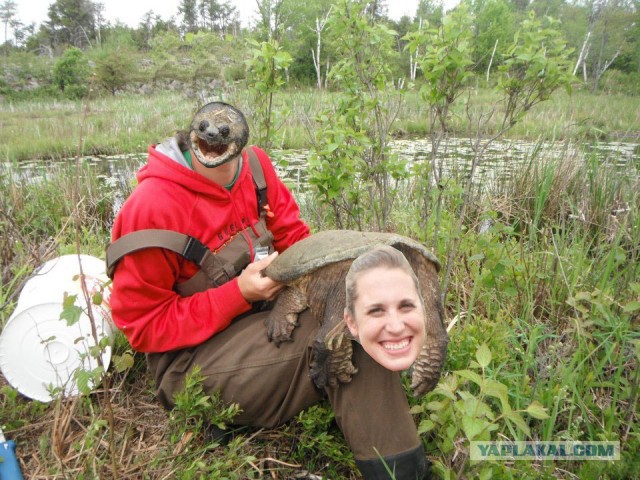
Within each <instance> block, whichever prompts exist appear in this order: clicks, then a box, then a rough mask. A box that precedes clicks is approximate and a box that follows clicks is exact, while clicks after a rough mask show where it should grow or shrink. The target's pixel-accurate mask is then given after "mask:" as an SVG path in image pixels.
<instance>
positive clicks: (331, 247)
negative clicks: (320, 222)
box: [264, 230, 440, 283]
mask: <svg viewBox="0 0 640 480" xmlns="http://www.w3.org/2000/svg"><path fill="white" fill-rule="evenodd" d="M376 245H390V246H392V247H396V248H398V247H401V248H399V249H406V248H410V249H413V250H415V251H417V252H419V253H420V254H422V255H424V256H425V257H426V258H427V259H428V260H430V261H431V262H433V263H434V265H435V266H436V268H437V269H440V262H439V261H438V259H437V258H436V257H435V256H434V255H433V254H432V253H431V252H430V251H429V250H427V249H426V247H425V246H424V245H422V244H421V243H419V242H417V241H415V240H413V239H411V238H408V237H404V236H402V235H397V234H395V233H382V232H358V231H355V230H325V231H323V232H319V233H316V234H314V235H311V236H310V237H307V238H305V239H304V240H300V241H299V242H297V243H295V244H293V245H292V246H291V247H289V248H288V249H287V250H285V251H284V252H283V253H281V254H280V255H278V257H277V258H276V259H275V260H274V261H273V262H271V264H270V265H269V266H268V267H267V268H266V269H265V270H264V274H265V275H266V276H267V277H269V278H271V279H273V280H276V281H278V282H282V283H288V282H292V281H293V280H295V279H297V278H299V277H301V276H303V275H306V274H307V273H310V272H313V271H314V270H317V269H318V268H321V267H324V266H325V265H328V264H330V263H335V262H340V261H342V260H348V259H354V258H356V257H358V256H359V255H361V254H362V253H364V252H366V251H367V250H370V249H371V248H373V247H375V246H376Z"/></svg>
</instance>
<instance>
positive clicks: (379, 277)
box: [344, 267, 425, 371]
mask: <svg viewBox="0 0 640 480" xmlns="http://www.w3.org/2000/svg"><path fill="white" fill-rule="evenodd" d="M355 285H356V291H357V296H356V298H355V301H354V303H353V314H350V313H349V312H348V311H346V310H345V313H344V319H345V322H346V323H347V326H348V327H349V330H350V331H351V334H352V335H353V336H354V337H355V338H356V339H358V341H359V342H360V344H361V345H362V348H364V350H365V351H366V352H367V353H368V354H369V355H370V356H371V358H373V359H374V360H375V361H376V362H378V363H379V364H380V365H382V366H383V367H385V368H387V369H388V370H392V371H399V370H405V369H407V368H409V367H410V366H411V364H412V363H413V362H414V360H415V359H416V357H417V356H418V354H419V353H420V350H422V346H423V344H424V339H425V325H424V309H423V306H422V302H421V301H420V297H419V295H418V292H417V290H416V286H415V283H414V281H413V279H412V278H411V276H410V275H409V274H408V273H407V272H405V271H403V270H402V269H400V268H387V267H377V268H372V269H369V270H366V271H364V272H362V273H360V274H358V276H357V278H356V283H355Z"/></svg>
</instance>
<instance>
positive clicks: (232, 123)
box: [107, 102, 427, 480]
mask: <svg viewBox="0 0 640 480" xmlns="http://www.w3.org/2000/svg"><path fill="white" fill-rule="evenodd" d="M247 139H248V126H247V124H246V121H245V119H244V116H243V115H242V113H241V112H240V111H238V110H237V109H235V108H234V107H232V106H230V105H227V104H224V103H221V102H214V103H210V104H207V105H205V106H204V107H203V108H202V109H201V110H200V111H199V112H198V113H197V114H196V115H195V117H194V120H193V122H192V124H191V127H190V131H189V133H188V136H186V135H184V134H179V135H177V136H176V137H173V138H170V139H168V140H166V141H164V142H163V143H162V144H160V145H153V146H151V147H150V148H149V159H148V163H147V164H146V165H145V166H143V167H142V169H141V170H140V171H139V172H138V175H137V179H138V186H137V187H136V188H135V190H134V191H133V193H132V194H131V196H130V197H129V198H128V199H127V201H126V202H125V204H124V206H123V207H122V209H121V210H120V212H119V213H118V215H117V217H116V221H115V224H114V227H113V232H112V241H113V243H112V245H111V247H114V248H111V247H110V249H111V251H110V250H108V251H107V262H108V264H109V267H110V269H111V271H112V274H113V279H114V282H113V289H112V294H111V297H110V302H111V308H112V316H113V320H114V322H115V324H116V325H117V326H118V328H119V329H120V330H121V331H122V332H123V333H124V334H125V335H126V337H127V339H128V340H129V342H130V344H131V346H132V347H133V348H134V349H135V350H137V351H140V352H145V353H146V354H147V355H146V357H147V363H148V365H149V369H150V371H151V373H152V375H153V376H154V379H155V381H156V385H157V395H158V398H159V400H160V402H161V403H162V404H163V405H164V406H165V407H166V408H172V407H173V405H174V403H173V396H174V395H175V393H176V392H178V391H179V390H180V389H181V388H182V387H183V383H184V378H185V375H186V374H187V373H188V372H189V371H190V370H191V369H192V368H193V367H194V366H196V365H197V366H198V367H199V368H200V369H201V373H202V375H203V376H204V380H203V384H204V387H205V389H206V390H207V391H208V392H210V393H212V394H213V393H217V392H220V395H221V398H222V400H223V401H224V402H227V403H229V404H230V403H237V404H238V405H239V406H240V408H241V413H240V414H239V415H238V416H237V417H235V418H234V423H236V424H237V425H250V426H258V427H267V428H271V427H275V426H278V425H281V424H282V423H284V422H286V421H288V420H289V419H291V418H292V417H293V416H295V415H296V414H297V413H299V412H300V411H301V410H303V409H305V408H307V407H309V406H311V405H313V404H315V403H318V402H319V401H321V400H322V399H323V398H328V400H329V401H330V402H331V405H332V407H333V409H334V411H335V415H336V421H337V423H338V425H339V426H340V428H341V430H342V431H343V433H344V435H345V438H346V440H347V442H348V443H349V445H350V447H351V448H352V450H353V452H354V456H355V458H356V461H357V464H358V466H359V468H360V470H361V471H362V473H363V475H364V476H365V478H372V479H374V478H389V476H388V474H387V467H388V468H390V469H391V470H392V471H394V470H395V477H394V478H396V479H398V480H400V479H405V478H406V479H409V478H410V479H412V480H413V479H415V478H423V477H424V476H425V475H426V474H427V473H425V472H426V466H425V458H424V451H423V447H422V443H421V441H420V439H419V437H418V435H417V432H416V428H415V424H414V422H413V418H412V416H411V414H410V413H409V406H408V403H407V399H406V396H405V393H404V389H403V386H402V382H401V379H400V376H399V375H398V373H397V372H391V371H388V370H386V369H384V368H383V367H381V366H380V365H378V364H377V363H376V362H375V361H373V360H372V359H371V358H370V357H369V356H368V355H367V354H366V353H364V351H362V349H361V348H359V347H358V346H357V345H354V357H353V361H354V364H355V365H356V367H357V368H358V370H359V371H358V373H357V374H356V375H354V377H353V380H352V381H351V382H350V383H348V384H341V385H339V386H337V387H327V388H325V389H324V391H320V390H318V389H317V388H316V386H315V385H314V383H313V381H312V380H311V378H310V376H309V363H310V356H311V348H312V344H313V340H314V338H315V335H316V333H317V328H318V322H317V321H315V320H314V319H313V318H312V316H311V314H310V313H309V312H308V311H306V312H303V314H302V315H301V317H300V326H299V327H298V328H297V329H296V330H295V332H294V334H293V341H292V342H287V343H284V344H282V345H281V346H280V347H279V348H276V346H275V345H273V344H271V343H269V341H268V339H267V335H266V329H265V327H264V319H265V317H266V315H267V312H265V311H261V309H262V308H263V305H264V304H265V301H269V300H273V299H274V298H275V297H276V296H277V294H278V292H279V291H280V289H281V288H282V287H283V286H282V285H280V284H278V283H277V282H274V281H273V280H271V279H269V278H267V277H264V276H262V275H261V271H262V270H263V269H264V268H265V267H266V266H267V265H269V264H270V263H271V262H272V261H273V260H274V258H275V257H276V256H277V255H278V252H282V251H284V250H285V249H287V248H288V247H289V246H291V245H292V244H293V243H295V242H297V241H298V240H301V239H303V238H305V237H306V236H308V235H309V227H308V226H307V225H306V224H305V223H304V222H303V221H302V220H301V219H300V211H299V208H298V206H297V204H296V202H295V201H294V199H293V196H292V195H291V193H290V192H289V190H288V189H287V188H286V187H285V185H284V184H283V183H282V181H281V180H280V179H279V178H278V177H277V175H276V173H275V170H274V168H273V166H272V164H271V161H270V159H269V157H268V156H267V154H266V153H265V152H264V151H262V150H261V149H259V148H257V147H248V148H246V149H243V147H245V145H246V142H247ZM271 251H272V253H269V252H271ZM260 257H263V258H260ZM203 272H205V273H206V274H203ZM203 279H204V281H203ZM203 282H204V283H203ZM381 457H382V459H381Z"/></svg>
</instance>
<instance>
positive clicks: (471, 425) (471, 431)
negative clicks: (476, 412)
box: [462, 415, 487, 440]
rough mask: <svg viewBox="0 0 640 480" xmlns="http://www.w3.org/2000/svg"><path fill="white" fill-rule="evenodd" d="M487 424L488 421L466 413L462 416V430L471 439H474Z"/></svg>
mask: <svg viewBox="0 0 640 480" xmlns="http://www.w3.org/2000/svg"><path fill="white" fill-rule="evenodd" d="M486 425H487V422H486V421H484V420H481V419H479V418H474V417H470V416H468V415H464V416H463V417H462V430H463V431H464V434H465V435H466V436H467V438H468V439H469V440H473V439H474V438H475V437H476V436H477V435H478V434H479V433H480V432H481V431H482V430H483V429H484V427H485V426H486Z"/></svg>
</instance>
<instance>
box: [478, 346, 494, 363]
mask: <svg viewBox="0 0 640 480" xmlns="http://www.w3.org/2000/svg"><path fill="white" fill-rule="evenodd" d="M476 360H478V363H479V364H480V366H481V367H482V368H486V367H487V366H488V365H489V363H491V350H489V347H487V344H486V343H483V344H482V345H480V347H478V350H477V351H476Z"/></svg>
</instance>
